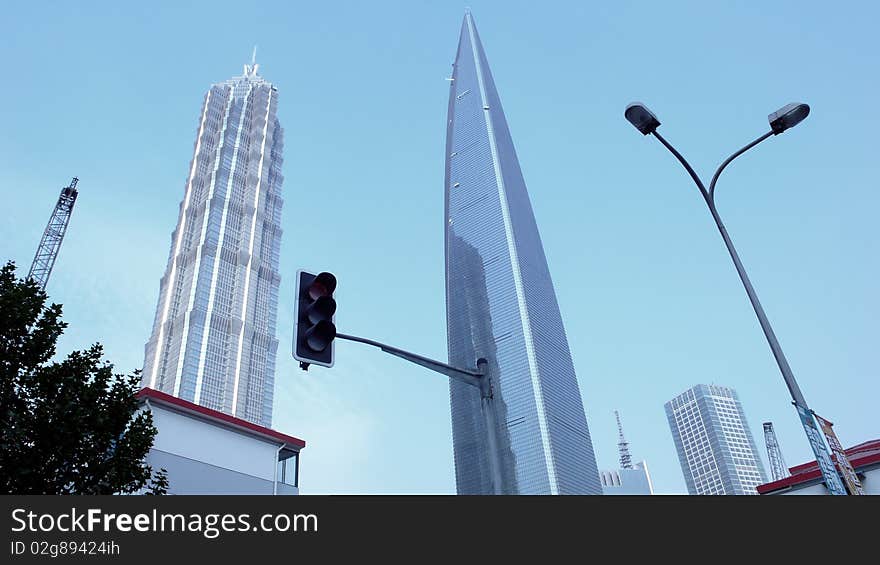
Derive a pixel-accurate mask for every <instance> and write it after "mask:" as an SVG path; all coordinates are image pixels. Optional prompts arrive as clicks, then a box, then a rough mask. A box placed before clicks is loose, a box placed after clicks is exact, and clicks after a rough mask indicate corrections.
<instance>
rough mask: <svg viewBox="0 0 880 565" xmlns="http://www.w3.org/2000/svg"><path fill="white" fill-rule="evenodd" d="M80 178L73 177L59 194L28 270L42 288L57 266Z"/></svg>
mask: <svg viewBox="0 0 880 565" xmlns="http://www.w3.org/2000/svg"><path fill="white" fill-rule="evenodd" d="M77 182H79V179H78V178H76V177H73V180H72V181H70V184H69V185H68V186H65V187H64V188H62V189H61V194H60V195H59V196H58V202H56V203H55V209H54V210H52V215H51V216H49V223H48V224H46V229H45V230H43V237H42V238H40V245H39V247H37V254H36V255H34V262H33V263H32V264H31V270H30V271H28V278H31V279H34V280H35V281H36V282H37V284H39V285H40V288H41V289H44V290H45V288H46V283H47V282H49V275H51V274H52V267H54V266H55V259H57V258H58V250H59V249H60V248H61V242H62V241H63V240H64V234H65V233H66V232H67V224H68V223H70V214H71V213H72V212H73V205H74V204H75V203H76V196H77V194H78V193H77V191H76V183H77Z"/></svg>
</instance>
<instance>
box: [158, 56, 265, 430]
mask: <svg viewBox="0 0 880 565" xmlns="http://www.w3.org/2000/svg"><path fill="white" fill-rule="evenodd" d="M257 70H258V65H256V64H255V63H254V62H253V61H252V63H251V64H250V65H245V67H244V74H243V75H242V76H239V77H235V78H233V79H231V80H228V81H226V82H223V83H220V84H215V85H214V86H212V87H211V89H210V90H209V91H208V93H207V94H206V95H205V100H204V103H203V104H202V111H201V113H200V117H199V125H198V131H197V134H196V141H195V150H194V153H193V158H192V161H191V163H190V168H189V174H188V175H187V178H186V183H185V185H184V195H183V201H182V202H181V204H180V213H179V216H178V220H177V227H176V228H175V230H174V232H173V233H172V235H171V251H170V253H169V257H168V266H167V268H166V269H165V274H164V275H163V277H162V279H161V281H160V284H159V303H158V306H157V308H156V318H155V321H154V323H153V332H152V335H151V336H150V339H149V341H148V342H147V344H146V346H145V359H144V372H143V377H142V384H143V385H144V386H147V387H150V388H153V389H157V390H160V391H162V392H166V393H168V394H171V395H174V396H177V397H179V398H182V399H184V400H188V401H190V402H193V403H195V404H199V405H202V406H206V407H208V408H211V409H214V410H217V411H220V412H224V413H227V414H230V415H232V416H237V417H239V418H242V419H245V420H248V421H251V422H254V423H257V424H260V425H262V426H266V427H269V426H270V425H271V422H272V400H273V393H274V382H275V356H276V351H277V348H278V340H277V339H276V337H275V322H276V313H277V307H278V286H279V284H280V282H281V278H280V276H279V273H278V266H279V250H280V243H281V206H282V199H281V183H282V181H283V177H282V175H281V162H282V155H281V152H282V147H283V130H282V128H281V126H280V125H279V123H278V119H277V118H276V116H275V113H276V110H277V108H278V92H277V90H276V88H275V87H274V86H273V85H272V84H271V83H269V82H266V81H265V80H263V78H262V77H260V76H259V75H258V74H257Z"/></svg>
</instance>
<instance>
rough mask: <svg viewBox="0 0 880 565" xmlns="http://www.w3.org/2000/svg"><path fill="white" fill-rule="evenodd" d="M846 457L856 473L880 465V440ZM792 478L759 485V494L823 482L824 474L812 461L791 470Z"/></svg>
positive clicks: (848, 451) (852, 448) (853, 451)
mask: <svg viewBox="0 0 880 565" xmlns="http://www.w3.org/2000/svg"><path fill="white" fill-rule="evenodd" d="M846 457H847V459H849V462H850V464H851V465H852V466H853V469H855V470H856V472H859V471H860V470H862V469H865V468H867V467H869V466H873V465H878V464H880V439H874V440H870V441H866V442H864V443H860V444H858V445H856V446H853V447H850V448H849V449H847V450H846ZM789 472H791V476H790V477H785V478H784V479H779V480H778V481H773V482H770V483H766V484H763V485H758V487H757V489H758V494H769V493H771V492H775V491H778V490H784V489H787V488H791V487H793V486H795V485H801V484H804V483H809V482H814V481H821V480H822V473H821V472H820V471H819V465H818V464H817V463H816V461H810V462H808V463H803V464H801V465H796V466H794V467H790V468H789Z"/></svg>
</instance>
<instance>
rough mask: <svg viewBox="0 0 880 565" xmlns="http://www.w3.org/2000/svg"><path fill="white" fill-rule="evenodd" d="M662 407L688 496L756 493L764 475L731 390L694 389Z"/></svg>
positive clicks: (756, 448)
mask: <svg viewBox="0 0 880 565" xmlns="http://www.w3.org/2000/svg"><path fill="white" fill-rule="evenodd" d="M665 408H666V417H667V419H668V420H669V428H670V430H671V431H672V439H673V441H674V442H675V449H676V451H678V460H679V463H681V470H682V473H683V474H684V480H685V483H686V484H687V487H688V493H689V494H701V495H702V494H728V495H730V494H736V495H740V494H754V495H757V494H758V492H757V490H755V487H756V486H758V485H761V484H764V483H766V482H767V478H766V477H767V476H766V474H765V473H764V465H763V464H762V463H761V458H760V456H759V455H758V446H757V444H756V443H755V438H754V437H753V436H752V432H751V431H750V430H749V426H748V423H747V422H746V414H745V411H744V410H743V407H742V404H741V403H740V401H739V396H738V395H737V394H736V391H735V390H733V389H732V388H730V387H726V386H720V385H702V384H701V385H696V386H694V387H692V388H690V389H688V390H686V391H684V392H683V393H681V394H679V395H678V396H676V397H675V398H673V399H672V400H670V401H669V402H667V403H666V405H665Z"/></svg>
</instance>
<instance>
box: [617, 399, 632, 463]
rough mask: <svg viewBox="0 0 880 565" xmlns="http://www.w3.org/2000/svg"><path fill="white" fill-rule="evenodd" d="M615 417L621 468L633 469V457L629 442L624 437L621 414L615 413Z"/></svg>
mask: <svg viewBox="0 0 880 565" xmlns="http://www.w3.org/2000/svg"><path fill="white" fill-rule="evenodd" d="M614 417H615V418H617V434H618V435H617V449H618V451H620V468H621V469H632V468H633V465H632V455H630V454H629V442H627V441H626V438H625V437H623V426H622V425H621V423H620V414H618V413H617V410H615V411H614Z"/></svg>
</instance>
